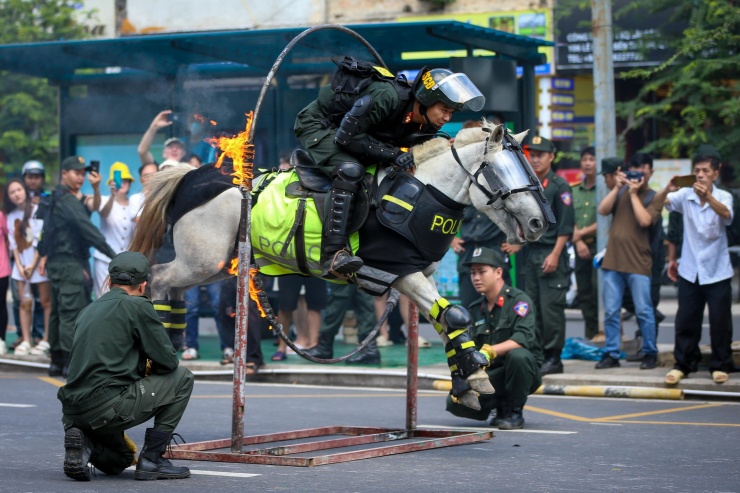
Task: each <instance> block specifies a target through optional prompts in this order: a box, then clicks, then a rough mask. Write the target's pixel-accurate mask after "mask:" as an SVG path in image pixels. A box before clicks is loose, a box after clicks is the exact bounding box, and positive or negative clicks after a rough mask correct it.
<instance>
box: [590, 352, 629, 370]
mask: <svg viewBox="0 0 740 493" xmlns="http://www.w3.org/2000/svg"><path fill="white" fill-rule="evenodd" d="M620 366H622V365H620V364H619V360H618V359H616V358H613V357H612V356H611V355H609V354H605V355H604V356H602V357H601V361H599V362H598V363H596V366H595V367H594V368H596V369H597V370H605V369H607V368H619V367H620Z"/></svg>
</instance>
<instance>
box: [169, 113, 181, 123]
mask: <svg viewBox="0 0 740 493" xmlns="http://www.w3.org/2000/svg"><path fill="white" fill-rule="evenodd" d="M169 119H170V121H171V122H179V121H180V113H175V112H174V111H173V112H172V113H170V115H169Z"/></svg>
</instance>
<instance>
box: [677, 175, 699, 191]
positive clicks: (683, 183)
mask: <svg viewBox="0 0 740 493" xmlns="http://www.w3.org/2000/svg"><path fill="white" fill-rule="evenodd" d="M673 183H674V185H676V186H677V187H678V188H684V187H693V186H694V183H696V176H695V175H685V176H677V177H675V178H674V179H673Z"/></svg>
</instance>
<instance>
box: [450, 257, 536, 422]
mask: <svg viewBox="0 0 740 493" xmlns="http://www.w3.org/2000/svg"><path fill="white" fill-rule="evenodd" d="M467 266H468V267H470V278H471V280H472V281H473V285H474V286H475V289H476V291H478V293H480V294H481V295H482V296H481V297H480V298H479V299H478V300H476V301H474V302H473V303H471V304H470V307H469V310H470V315H471V316H472V317H473V320H475V326H474V327H473V329H472V334H473V337H474V340H475V347H476V349H478V350H479V351H481V352H482V353H484V354H486V355H487V356H488V357H489V360H490V361H491V364H490V366H488V368H486V373H488V378H489V379H490V381H491V385H493V388H494V389H496V393H495V394H491V395H481V396H480V397H479V400H480V405H481V409H480V411H473V410H472V409H470V408H468V407H465V406H463V405H461V404H457V403H455V402H454V400H453V398H452V396H451V395H450V396H448V397H447V411H449V412H451V413H452V414H454V415H455V416H460V417H462V418H470V419H477V420H480V421H485V420H486V419H487V418H488V417H489V415H490V416H491V418H492V419H491V421H490V424H491V426H495V427H498V428H500V429H502V430H516V429H519V428H522V427H524V416H523V415H522V408H523V407H524V404H525V403H526V402H527V396H528V395H529V394H531V393H533V392H534V391H536V390H537V389H538V388H539V386H540V384H541V383H542V377H541V376H540V365H541V364H542V349H541V348H540V344H539V342H538V339H537V330H536V327H535V312H534V306H533V305H532V300H531V299H530V298H529V296H527V295H526V294H525V293H524V292H523V291H520V290H519V289H516V288H513V287H510V286H507V285H506V283H505V282H504V279H503V268H504V267H505V266H506V263H505V262H504V259H503V258H502V257H501V255H500V254H499V253H497V252H495V251H493V250H491V249H490V248H485V247H483V248H476V249H475V251H474V252H473V256H472V258H471V259H470V261H469V262H467Z"/></svg>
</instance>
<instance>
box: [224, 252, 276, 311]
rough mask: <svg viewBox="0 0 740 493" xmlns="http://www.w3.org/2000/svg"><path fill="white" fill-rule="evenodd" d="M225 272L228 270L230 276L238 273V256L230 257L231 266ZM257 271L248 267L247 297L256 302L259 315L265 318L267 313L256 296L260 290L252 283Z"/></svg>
mask: <svg viewBox="0 0 740 493" xmlns="http://www.w3.org/2000/svg"><path fill="white" fill-rule="evenodd" d="M222 264H223V262H221V264H220V265H222ZM226 272H228V273H229V274H231V275H232V276H235V275H237V274H238V273H239V257H234V258H232V259H231V267H229V268H228V269H226ZM258 272H259V271H258V270H257V269H249V297H250V298H251V299H252V300H254V302H255V303H256V304H257V309H258V310H259V311H260V316H261V317H262V318H265V317H267V314H266V313H265V310H264V308H262V303H260V299H259V296H258V294H259V292H260V290H259V289H257V286H255V284H254V276H256V275H257V273H258Z"/></svg>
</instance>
